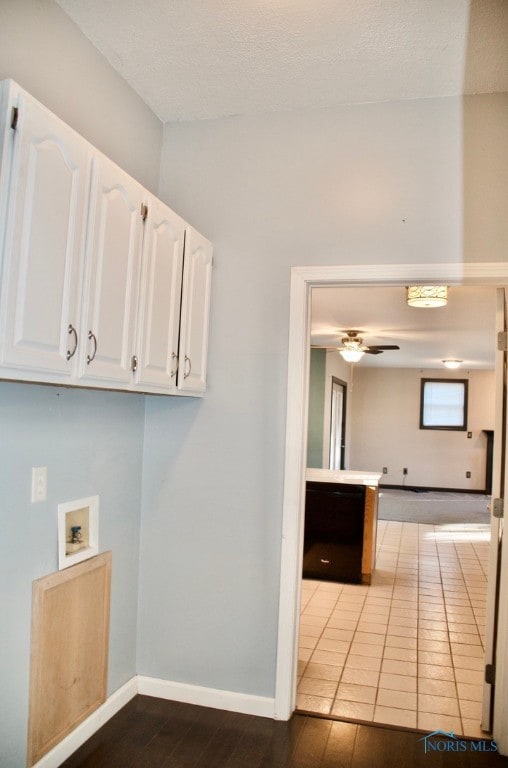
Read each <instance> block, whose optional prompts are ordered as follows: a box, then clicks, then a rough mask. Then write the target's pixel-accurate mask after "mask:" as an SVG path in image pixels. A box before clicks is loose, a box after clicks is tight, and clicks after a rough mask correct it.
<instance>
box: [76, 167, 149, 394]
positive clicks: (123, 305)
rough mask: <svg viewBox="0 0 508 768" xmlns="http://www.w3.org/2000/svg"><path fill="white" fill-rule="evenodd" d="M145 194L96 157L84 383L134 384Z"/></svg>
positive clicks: (89, 235) (82, 358)
mask: <svg viewBox="0 0 508 768" xmlns="http://www.w3.org/2000/svg"><path fill="white" fill-rule="evenodd" d="M145 197H146V192H145V190H144V188H143V187H142V186H141V185H140V184H138V182H136V181H135V180H134V179H133V178H131V177H130V176H129V175H128V174H126V173H125V172H124V171H122V170H121V169H120V168H119V167H118V166H117V165H115V164H114V163H113V162H111V161H110V160H108V159H107V158H106V157H104V156H103V155H96V156H95V157H94V159H93V169H92V188H91V197H90V217H89V222H88V233H87V253H86V279H85V289H84V295H83V319H82V326H83V330H84V332H85V334H86V339H85V343H83V344H82V350H81V355H80V367H79V375H80V379H81V381H82V383H90V384H94V383H95V384H96V386H100V387H111V388H121V389H122V388H127V387H129V386H131V385H132V379H133V377H132V369H131V366H132V356H133V354H134V321H135V316H136V310H137V307H136V304H137V288H138V280H139V265H140V256H141V244H142V237H143V212H142V206H143V204H144V199H145Z"/></svg>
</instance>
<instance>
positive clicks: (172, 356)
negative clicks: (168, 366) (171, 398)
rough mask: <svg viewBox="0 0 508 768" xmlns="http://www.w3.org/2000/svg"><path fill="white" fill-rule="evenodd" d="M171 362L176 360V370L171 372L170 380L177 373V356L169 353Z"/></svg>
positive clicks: (174, 353)
mask: <svg viewBox="0 0 508 768" xmlns="http://www.w3.org/2000/svg"><path fill="white" fill-rule="evenodd" d="M171 360H176V368H175V370H174V371H171V378H173V377H174V376H176V374H177V373H178V355H177V354H176V352H172V353H171Z"/></svg>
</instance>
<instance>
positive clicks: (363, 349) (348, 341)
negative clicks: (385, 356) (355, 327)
mask: <svg viewBox="0 0 508 768" xmlns="http://www.w3.org/2000/svg"><path fill="white" fill-rule="evenodd" d="M360 333H361V331H345V334H346V335H345V336H343V337H342V346H343V349H339V352H340V354H341V355H342V357H343V358H344V359H345V360H347V361H348V362H349V363H356V362H358V360H359V359H360V358H361V357H362V355H363V354H367V355H380V354H381V353H382V352H384V351H385V350H389V349H400V347H399V346H397V345H396V344H371V345H370V346H367V345H366V344H364V343H363V339H362V338H361V337H360V336H359V334H360Z"/></svg>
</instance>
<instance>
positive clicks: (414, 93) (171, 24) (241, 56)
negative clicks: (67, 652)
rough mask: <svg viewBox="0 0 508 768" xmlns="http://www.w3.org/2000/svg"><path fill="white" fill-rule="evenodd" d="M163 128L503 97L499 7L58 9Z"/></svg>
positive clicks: (279, 4) (376, 1) (271, 1)
mask: <svg viewBox="0 0 508 768" xmlns="http://www.w3.org/2000/svg"><path fill="white" fill-rule="evenodd" d="M57 2H58V3H59V5H60V6H61V7H62V8H63V9H64V10H65V11H66V12H67V13H68V14H69V16H70V17H71V18H72V19H73V20H74V21H75V23H76V24H77V25H78V26H79V27H80V28H81V30H82V31H83V32H84V34H85V35H86V36H87V37H88V38H89V39H90V41H91V42H92V43H93V44H94V45H95V46H96V47H97V48H98V49H99V50H100V51H101V52H102V53H103V54H104V56H105V57H106V58H107V60H108V61H109V62H110V63H111V65H112V66H113V67H114V68H115V69H116V70H117V71H118V72H119V74H120V75H121V76H122V77H123V78H124V79H125V80H126V81H127V82H128V83H129V84H130V85H131V86H132V87H133V88H134V90H135V91H136V92H137V93H138V94H139V95H140V96H141V97H142V99H143V100H144V101H145V102H146V103H147V104H148V105H149V107H151V109H152V110H153V111H154V112H155V114H156V115H158V117H159V118H160V119H161V120H162V121H163V122H168V121H175V120H194V119H202V118H215V117H222V116H226V115H236V114H253V113H257V112H272V111H281V110H292V109H299V108H303V107H331V106H336V105H340V104H350V103H361V102H370V101H389V100H400V99H416V98H429V97H440V96H453V95H459V94H462V93H476V92H495V91H504V90H506V91H508V45H507V44H506V40H507V39H508V2H507V0H473V1H472V3H471V4H470V3H469V2H468V0H313V2H310V0H216V1H215V2H210V1H209V2H203V0H201V2H197V1H196V0H143V2H142V3H140V2H139V0H107V1H105V0H87V1H86V2H83V0H57Z"/></svg>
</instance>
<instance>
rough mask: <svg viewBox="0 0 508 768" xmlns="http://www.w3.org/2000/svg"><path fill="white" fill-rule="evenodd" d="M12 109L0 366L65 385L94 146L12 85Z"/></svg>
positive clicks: (73, 343) (73, 333) (75, 339)
mask: <svg viewBox="0 0 508 768" xmlns="http://www.w3.org/2000/svg"><path fill="white" fill-rule="evenodd" d="M14 105H15V106H16V107H17V109H18V113H17V125H16V128H15V130H13V129H12V128H11V127H10V123H9V124H8V125H7V126H6V128H7V130H8V131H12V134H11V136H10V142H11V150H12V168H11V175H10V185H9V189H8V205H7V210H6V225H5V247H4V254H3V264H2V290H1V297H0V307H1V311H0V346H1V351H0V356H1V364H2V366H3V367H4V370H5V369H7V370H8V372H9V373H10V375H11V376H13V377H15V376H16V371H20V378H40V380H42V381H44V380H48V379H50V380H52V381H65V380H66V378H67V377H68V376H70V374H71V372H72V369H73V363H74V360H73V357H74V354H75V352H76V347H77V344H78V336H77V334H78V333H79V328H78V322H79V321H78V317H77V314H78V290H79V276H80V268H81V265H82V256H83V247H84V229H85V217H86V214H87V198H88V188H89V181H90V147H89V145H88V144H87V143H86V142H84V141H83V139H82V138H81V137H80V136H78V135H77V134H76V133H74V131H73V130H72V129H71V128H68V127H67V126H66V125H65V124H64V123H62V122H61V121H60V120H59V119H58V118H56V117H55V116H54V115H52V114H51V113H50V112H49V111H47V110H46V109H45V108H44V107H42V106H41V105H40V104H38V103H37V102H36V101H35V100H33V99H31V98H30V97H29V96H28V95H27V94H24V93H23V92H20V93H19V95H18V92H17V91H16V90H15V89H12V88H11V99H10V103H9V104H8V105H7V108H8V110H9V113H11V114H12V112H11V110H12V108H13V106H14ZM4 161H5V154H4ZM4 170H5V169H3V171H4ZM0 229H1V226H0ZM27 371H32V372H33V376H30V375H27ZM23 372H25V373H23ZM54 374H56V377H55V375H54Z"/></svg>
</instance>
